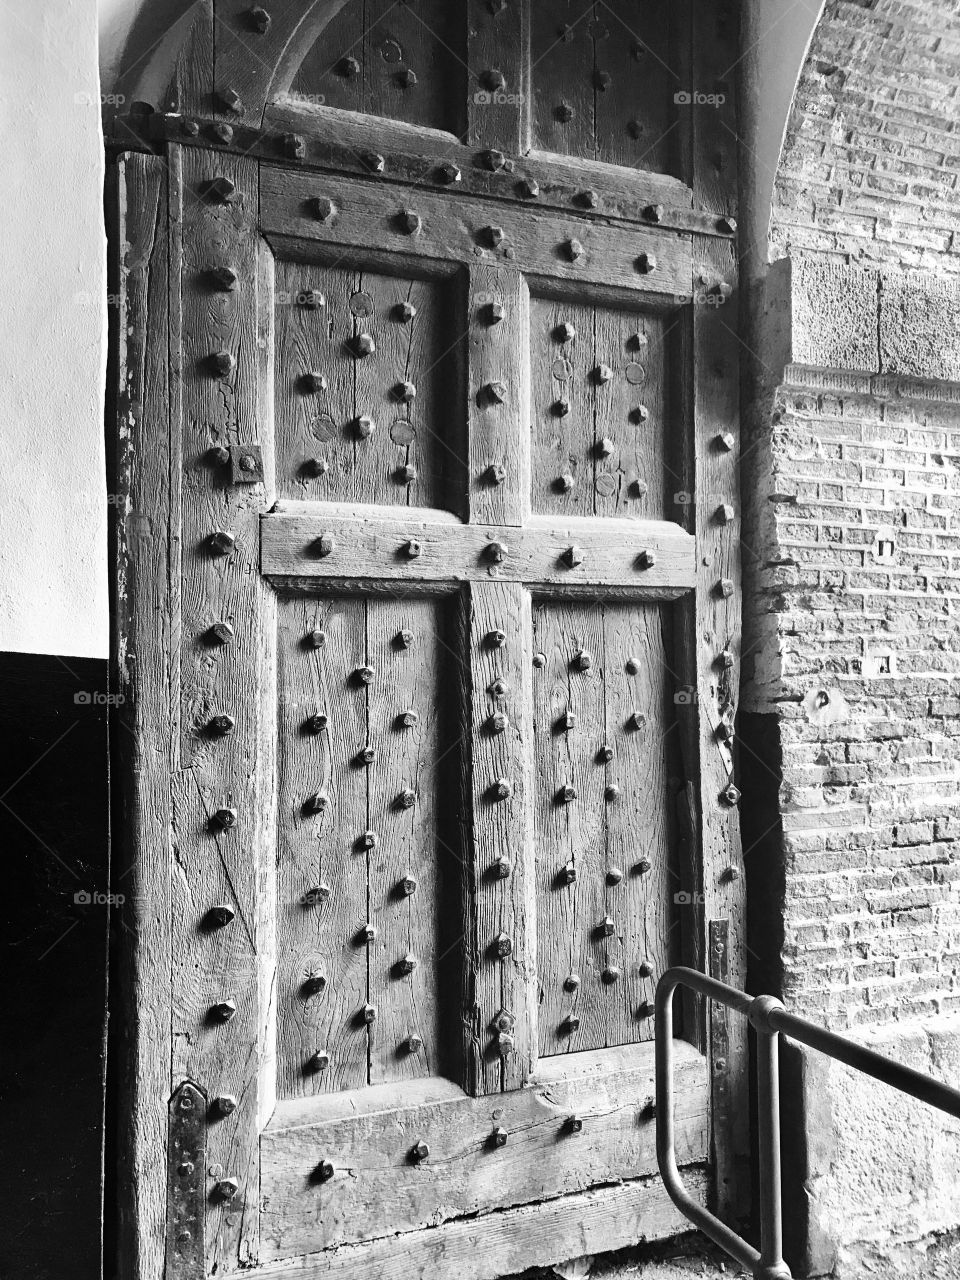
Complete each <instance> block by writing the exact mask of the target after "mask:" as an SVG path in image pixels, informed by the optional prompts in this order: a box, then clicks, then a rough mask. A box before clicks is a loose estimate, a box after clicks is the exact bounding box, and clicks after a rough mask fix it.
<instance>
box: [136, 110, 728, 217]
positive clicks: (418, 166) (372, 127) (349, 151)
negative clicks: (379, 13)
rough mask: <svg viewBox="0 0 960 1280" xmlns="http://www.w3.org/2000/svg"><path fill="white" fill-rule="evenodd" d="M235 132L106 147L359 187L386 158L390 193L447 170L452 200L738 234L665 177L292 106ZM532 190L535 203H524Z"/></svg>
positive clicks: (209, 126)
mask: <svg viewBox="0 0 960 1280" xmlns="http://www.w3.org/2000/svg"><path fill="white" fill-rule="evenodd" d="M231 130H232V136H231V137H230V138H229V140H228V141H226V142H224V141H223V121H222V120H219V121H218V120H204V119H197V118H196V117H190V118H189V119H186V118H185V117H184V116H182V115H176V114H168V115H161V114H159V113H155V114H153V115H145V116H120V117H117V118H116V119H114V121H113V122H112V127H111V134H112V138H111V140H112V141H113V143H114V144H115V145H120V146H122V147H124V148H129V147H130V146H131V145H133V144H135V143H136V142H138V141H139V142H145V143H148V144H150V145H157V144H159V143H164V142H179V143H183V144H185V145H187V146H197V145H200V146H203V147H215V148H223V149H224V150H225V151H226V150H233V151H239V152H242V154H244V155H252V156H256V157H257V158H258V159H260V160H271V161H277V160H283V161H286V162H287V163H288V164H290V165H291V166H293V167H296V168H297V169H298V170H304V171H314V172H318V171H326V172H330V173H343V174H352V175H354V176H361V177H362V176H365V175H366V174H368V173H369V172H370V170H369V167H368V166H367V165H365V164H364V161H363V159H362V158H361V157H362V156H363V154H364V152H366V151H375V152H377V153H378V154H379V155H382V156H383V158H384V169H383V173H382V174H381V175H380V178H381V180H382V181H384V182H387V183H402V184H404V185H406V186H408V187H409V186H414V187H423V188H426V189H427V190H438V189H441V190H442V189H449V188H447V187H445V184H444V181H443V178H444V175H445V173H446V172H447V171H446V170H444V169H442V166H444V165H448V164H449V165H453V166H455V167H456V169H457V170H458V171H459V174H460V177H459V179H457V180H456V182H455V184H454V185H455V189H456V192H457V194H458V195H463V196H473V197H477V198H480V199H483V200H497V201H504V202H506V203H507V204H512V205H516V206H520V207H522V208H546V209H560V210H566V211H568V212H569V213H573V214H576V215H577V217H578V218H583V219H584V220H586V221H588V222H589V221H603V222H606V221H609V220H610V219H615V220H619V221H622V222H626V223H632V224H640V225H641V226H650V225H652V224H653V223H654V221H655V222H656V225H659V227H660V228H661V229H664V230H670V231H684V232H690V233H696V234H700V235H713V236H720V237H722V238H726V239H730V238H731V237H732V236H733V235H734V234H735V231H734V230H733V228H732V226H731V224H730V221H729V219H727V218H722V217H721V216H720V215H719V214H715V213H710V212H701V211H700V210H696V209H693V208H692V207H691V206H692V201H693V193H692V191H691V189H690V188H689V187H688V186H686V185H685V184H684V183H682V182H681V181H679V179H677V178H673V177H671V176H670V175H668V174H663V173H648V172H644V171H642V170H638V169H632V168H626V167H623V166H621V165H613V164H604V163H603V162H602V161H598V160H584V159H581V158H579V157H576V158H575V157H572V156H571V157H565V156H558V155H553V154H552V153H546V152H537V151H531V152H528V153H527V154H525V155H522V156H509V155H505V156H504V163H503V165H502V166H501V165H500V164H499V157H495V158H494V162H495V164H496V167H492V166H491V158H490V153H489V150H488V149H486V148H477V147H471V146H468V145H465V144H464V143H462V142H460V140H459V139H457V138H455V137H454V136H453V134H449V133H445V132H443V131H442V130H439V129H425V128H421V127H418V126H414V125H408V124H405V123H404V122H402V121H398V120H384V119H382V118H380V117H377V116H364V115H360V114H358V113H354V112H348V111H338V110H336V109H334V108H331V107H315V106H312V105H309V104H303V103H298V102H296V101H294V100H289V101H284V102H280V103H274V104H273V105H272V106H271V107H269V108H268V111H267V116H266V121H265V124H264V127H263V128H258V127H255V126H251V125H249V124H244V123H239V122H235V123H234V124H232V125H231ZM531 184H535V186H532V185H531ZM531 190H535V191H536V195H535V196H531V195H530V194H528V193H529V192H530V191H531ZM588 191H592V192H594V193H595V194H596V196H597V203H596V206H595V207H591V206H590V205H589V204H588V203H587V197H586V195H585V193H586V192H588Z"/></svg>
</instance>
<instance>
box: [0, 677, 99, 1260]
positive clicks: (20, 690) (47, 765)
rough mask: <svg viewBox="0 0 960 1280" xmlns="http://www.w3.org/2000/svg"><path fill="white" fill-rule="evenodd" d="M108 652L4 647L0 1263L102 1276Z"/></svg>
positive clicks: (0, 713)
mask: <svg viewBox="0 0 960 1280" xmlns="http://www.w3.org/2000/svg"><path fill="white" fill-rule="evenodd" d="M107 710H108V708H107V662H106V660H103V661H98V660H92V659H84V658H58V657H54V656H45V655H43V656H34V655H29V654H12V653H4V654H0V848H2V850H3V885H2V893H0V899H2V907H0V912H2V921H3V924H2V929H3V940H4V960H3V1013H4V1023H5V1025H4V1036H3V1040H4V1048H3V1054H2V1063H0V1150H2V1152H3V1160H2V1161H0V1204H2V1206H3V1210H2V1215H0V1222H2V1236H3V1261H2V1264H0V1270H2V1273H3V1275H5V1276H10V1277H16V1280H63V1278H64V1277H65V1276H70V1280H99V1277H100V1276H101V1273H102V1266H101V1256H102V1248H101V1221H102V1217H103V1212H102V1208H103V1199H102V1181H103V1180H102V1164H103V1160H102V1152H103V1134H104V1125H103V1117H104V1074H105V1035H106V1008H107V945H108V907H107V901H106V895H107V893H108V890H109V818H108V812H109V811H108V765H107Z"/></svg>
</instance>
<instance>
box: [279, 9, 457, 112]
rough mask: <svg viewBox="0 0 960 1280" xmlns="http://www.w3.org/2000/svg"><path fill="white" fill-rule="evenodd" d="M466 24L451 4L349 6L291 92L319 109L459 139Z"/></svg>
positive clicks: (312, 52) (326, 29)
mask: <svg viewBox="0 0 960 1280" xmlns="http://www.w3.org/2000/svg"><path fill="white" fill-rule="evenodd" d="M464 18H465V15H464V10H463V6H461V5H455V4H450V3H449V0H417V3H416V5H413V4H409V3H406V0H400V2H399V3H398V0H364V3H362V4H346V5H344V6H343V7H342V8H341V9H340V12H339V13H338V14H337V15H336V16H335V17H334V18H333V19H332V21H331V22H330V23H328V25H327V26H326V27H324V29H323V32H322V34H321V36H320V39H319V40H318V41H317V42H316V44H315V45H314V46H313V48H312V49H310V51H309V52H308V53H307V55H306V57H305V58H304V60H303V62H302V64H301V66H300V69H299V71H298V72H297V74H296V76H295V78H294V81H293V85H292V89H293V92H294V93H295V94H296V95H297V96H298V97H301V98H305V99H306V100H307V101H308V102H312V103H316V104H317V105H318V106H326V107H335V108H338V109H340V110H341V111H362V112H364V113H366V114H368V115H372V116H385V117H386V118H388V119H390V120H403V121H404V122H405V123H407V124H412V125H426V126H429V127H430V128H433V129H446V130H448V131H449V132H451V133H461V132H462V130H463V120H464V104H465V99H466V79H467V72H466V67H467V45H466V23H465V20H464Z"/></svg>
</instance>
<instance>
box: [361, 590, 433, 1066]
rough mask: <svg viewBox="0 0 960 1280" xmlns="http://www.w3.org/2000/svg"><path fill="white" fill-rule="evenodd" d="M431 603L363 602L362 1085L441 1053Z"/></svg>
mask: <svg viewBox="0 0 960 1280" xmlns="http://www.w3.org/2000/svg"><path fill="white" fill-rule="evenodd" d="M439 609H440V606H439V605H438V602H437V601H435V600H429V599H393V598H391V597H390V596H387V597H386V598H383V599H379V600H378V599H374V600H370V601H369V602H368V603H367V652H368V659H369V662H370V664H371V665H372V666H373V668H374V670H375V672H376V673H377V675H376V677H375V682H374V684H372V685H371V686H370V695H371V696H370V701H369V708H368V730H367V738H368V741H369V742H370V744H371V746H373V748H374V749H375V751H376V756H375V758H374V760H373V763H372V764H371V765H370V766H369V768H368V769H367V770H366V772H367V775H368V781H367V787H368V794H369V811H370V827H371V829H372V830H374V831H376V832H377V833H378V835H379V838H380V843H379V845H378V847H377V848H376V849H373V850H371V852H370V856H369V860H368V862H369V880H368V912H367V918H368V919H369V920H370V922H371V923H372V924H373V925H374V927H375V928H376V930H377V936H376V939H375V941H374V942H373V943H372V944H371V945H370V946H369V947H368V948H367V957H368V964H369V978H368V992H369V995H368V999H369V1000H370V1002H371V1004H373V1005H375V1006H376V1008H377V1021H376V1022H375V1023H374V1024H373V1027H372V1033H371V1038H370V1083H371V1084H380V1083H382V1082H384V1081H388V1080H412V1079H416V1078H417V1077H420V1076H429V1075H430V1074H436V1073H437V1071H438V1069H439V1064H440V1061H441V1040H442V1039H443V1038H444V1028H443V1025H442V1022H441V1017H440V997H439V992H438V988H439V986H440V976H441V972H442V971H443V970H444V969H445V967H446V966H445V963H444V962H445V960H446V959H447V957H446V956H445V954H444V951H445V946H444V933H443V929H442V922H441V916H442V913H443V911H444V903H445V901H446V900H447V899H446V898H445V897H444V895H443V894H442V893H441V884H442V881H441V869H442V862H443V859H442V858H441V857H440V850H441V845H442V844H443V843H444V842H445V841H444V834H445V833H442V832H441V829H440V822H439V811H440V807H441V801H442V795H443V789H444V785H443V779H444V776H445V775H444V768H443V765H444V759H443V754H442V745H443V742H444V739H443V735H442V732H441V726H440V719H441V714H442V709H443V703H444V698H443V694H442V689H443V681H442V679H441V672H443V671H444V670H446V668H447V666H448V662H447V654H446V653H445V652H444V648H445V640H444V637H443V634H442V628H441V617H440V613H439ZM402 631H410V632H412V633H413V637H414V639H413V642H412V643H411V644H410V646H409V647H407V648H404V647H403V646H402V645H400V644H398V643H397V636H398V635H399V634H400V633H401V632H402ZM410 713H412V715H413V716H415V717H416V719H415V720H413V722H412V723H408V722H409V721H410V719H411V716H410ZM405 789H409V790H410V791H412V792H413V793H414V795H415V797H416V799H415V802H414V804H412V805H411V806H410V807H409V808H403V807H401V805H400V804H399V803H398V797H399V796H400V795H401V794H402V793H403V791H404V790H405ZM447 834H448V833H447ZM410 876H412V877H413V878H414V880H415V881H416V889H415V891H414V892H413V893H410V894H406V893H404V891H403V888H402V885H403V881H404V880H405V878H407V877H410ZM408 956H409V957H412V958H413V960H414V961H415V963H416V967H415V968H414V969H413V972H412V973H406V972H404V966H403V961H404V960H405V959H406V958H407V957H408ZM411 1035H417V1036H419V1037H420V1039H421V1040H422V1041H423V1047H422V1048H421V1049H419V1050H418V1051H417V1052H414V1053H411V1052H409V1051H408V1050H407V1049H406V1048H405V1047H404V1046H405V1042H406V1040H407V1038H408V1037H409V1036H411ZM446 1038H449V1037H446Z"/></svg>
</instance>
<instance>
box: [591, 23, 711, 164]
mask: <svg viewBox="0 0 960 1280" xmlns="http://www.w3.org/2000/svg"><path fill="white" fill-rule="evenodd" d="M593 8H594V15H595V16H594V22H593V46H594V64H595V67H596V73H595V76H594V89H595V96H594V103H593V136H594V151H593V154H594V155H595V156H596V158H597V159H598V160H605V161H607V162H609V163H610V164H615V165H623V166H625V167H626V166H635V167H636V168H639V169H652V170H654V171H655V172H657V173H675V172H676V171H677V164H678V160H679V156H678V151H679V148H678V146H677V137H676V134H675V132H674V126H675V122H676V119H677V114H678V111H683V110H688V111H689V110H691V108H690V107H684V106H683V105H682V103H678V102H677V98H676V96H675V95H676V94H677V93H678V91H679V90H682V89H686V88H687V86H685V85H681V84H680V82H679V81H678V79H677V77H676V70H675V69H676V66H677V60H676V56H675V48H676V41H677V39H678V38H680V37H682V36H683V35H684V34H685V33H684V32H683V30H682V28H680V27H678V24H677V23H676V20H675V18H676V10H677V7H676V4H675V3H674V0H650V2H649V3H644V4H643V5H642V6H641V5H636V4H633V3H631V2H630V0H617V2H616V3H613V4H610V3H607V0H594V6H593Z"/></svg>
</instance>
